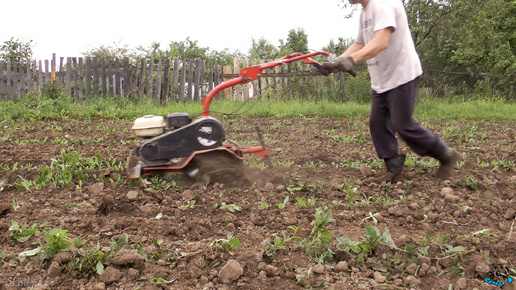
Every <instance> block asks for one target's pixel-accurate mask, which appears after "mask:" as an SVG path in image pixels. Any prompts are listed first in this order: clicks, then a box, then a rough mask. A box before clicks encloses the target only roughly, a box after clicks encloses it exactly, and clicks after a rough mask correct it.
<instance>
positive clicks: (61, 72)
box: [59, 56, 64, 86]
mask: <svg viewBox="0 0 516 290" xmlns="http://www.w3.org/2000/svg"><path fill="white" fill-rule="evenodd" d="M63 62H64V57H62V56H61V57H60V58H59V85H60V86H64V72H63Z"/></svg>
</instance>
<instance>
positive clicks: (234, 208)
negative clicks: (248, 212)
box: [215, 202, 242, 212]
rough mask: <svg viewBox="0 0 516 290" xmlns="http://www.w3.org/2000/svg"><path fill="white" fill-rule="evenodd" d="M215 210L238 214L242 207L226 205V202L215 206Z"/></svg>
mask: <svg viewBox="0 0 516 290" xmlns="http://www.w3.org/2000/svg"><path fill="white" fill-rule="evenodd" d="M215 208H217V209H219V210H224V211H229V212H237V211H241V210H242V207H241V206H238V205H235V204H232V203H231V204H226V203H225V202H222V203H221V204H220V205H218V204H215Z"/></svg>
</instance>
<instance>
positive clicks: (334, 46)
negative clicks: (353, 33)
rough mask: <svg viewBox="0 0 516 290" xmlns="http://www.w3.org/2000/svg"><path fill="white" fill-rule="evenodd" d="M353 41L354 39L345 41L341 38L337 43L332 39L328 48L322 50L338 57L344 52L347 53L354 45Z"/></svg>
mask: <svg viewBox="0 0 516 290" xmlns="http://www.w3.org/2000/svg"><path fill="white" fill-rule="evenodd" d="M353 41H354V40H353V39H350V38H346V39H344V38H342V37H339V39H338V40H337V41H336V42H335V41H334V40H333V39H332V40H330V42H329V43H328V44H327V45H326V46H324V47H323V48H322V50H324V51H327V52H329V53H335V54H336V55H341V54H343V53H344V51H346V49H348V47H349V46H350V45H351V44H353Z"/></svg>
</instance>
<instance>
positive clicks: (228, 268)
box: [218, 259, 244, 284]
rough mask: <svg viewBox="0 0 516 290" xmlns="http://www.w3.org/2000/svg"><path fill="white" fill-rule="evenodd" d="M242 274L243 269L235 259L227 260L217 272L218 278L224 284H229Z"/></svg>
mask: <svg viewBox="0 0 516 290" xmlns="http://www.w3.org/2000/svg"><path fill="white" fill-rule="evenodd" d="M242 274H244V269H243V268H242V266H240V264H239V263H238V262H237V261H236V260H233V259H231V260H229V261H228V262H227V263H226V264H225V265H224V267H222V269H220V272H219V275H218V277H219V279H220V281H221V282H222V283H224V284H230V283H232V282H233V281H235V280H237V279H238V278H239V277H240V276H242Z"/></svg>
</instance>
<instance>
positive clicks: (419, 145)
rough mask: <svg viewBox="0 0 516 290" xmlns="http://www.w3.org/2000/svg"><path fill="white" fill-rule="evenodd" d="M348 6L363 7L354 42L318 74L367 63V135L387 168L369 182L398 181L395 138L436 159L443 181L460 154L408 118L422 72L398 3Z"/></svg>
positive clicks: (366, 0)
mask: <svg viewBox="0 0 516 290" xmlns="http://www.w3.org/2000/svg"><path fill="white" fill-rule="evenodd" d="M349 3H350V4H361V5H362V8H363V9H362V12H361V15H360V27H359V29H358V37H357V39H356V41H355V43H353V44H352V45H351V46H350V47H349V48H348V49H347V50H346V52H344V53H343V54H342V55H341V56H340V57H338V58H336V60H335V61H334V62H326V63H323V64H322V69H321V70H320V71H321V73H323V74H325V75H328V74H330V73H332V72H336V71H342V72H346V71H350V70H352V68H353V67H354V66H355V65H356V64H358V63H361V62H366V63H367V67H368V70H369V74H370V77H371V88H372V92H371V112H370V117H369V130H370V132H371V137H372V139H373V144H374V147H375V149H376V153H377V155H378V157H379V158H381V159H383V160H384V161H385V167H386V169H387V173H386V174H385V176H382V177H380V178H373V179H372V180H371V181H373V182H376V183H380V182H391V183H394V182H397V181H400V180H402V173H403V166H404V164H405V154H399V153H398V140H397V139H396V136H395V134H396V133H398V135H399V136H400V138H401V139H403V140H404V141H405V142H406V144H407V145H408V146H409V147H410V148H411V149H412V150H413V151H414V152H415V153H417V154H418V155H420V156H430V157H433V158H435V159H437V160H439V162H440V167H439V169H438V170H437V173H436V176H437V177H438V178H440V179H447V178H449V177H450V175H451V174H452V171H453V168H454V166H455V165H456V163H457V161H458V160H459V159H460V158H461V155H460V154H459V153H458V152H457V151H455V150H453V149H451V148H449V147H448V145H446V144H445V143H444V142H443V140H441V138H439V137H438V136H436V135H434V134H432V133H431V132H430V131H429V130H428V129H426V128H425V127H423V126H421V125H420V124H419V123H417V122H416V121H414V119H413V118H412V114H413V112H414V106H415V102H416V96H417V84H418V81H419V76H421V74H422V68H421V62H420V60H419V56H418V55H417V52H416V49H415V46H414V42H413V40H412V36H411V34H410V30H409V26H408V21H407V15H406V12H405V9H404V7H403V4H402V3H401V1H400V0H349Z"/></svg>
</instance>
